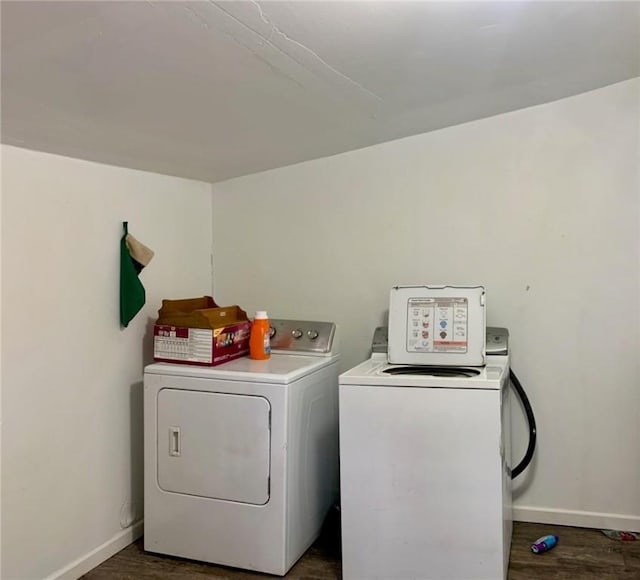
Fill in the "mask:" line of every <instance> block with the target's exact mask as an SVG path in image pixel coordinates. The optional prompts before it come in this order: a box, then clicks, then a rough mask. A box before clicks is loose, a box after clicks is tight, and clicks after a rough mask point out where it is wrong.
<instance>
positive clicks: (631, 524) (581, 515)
mask: <svg viewBox="0 0 640 580" xmlns="http://www.w3.org/2000/svg"><path fill="white" fill-rule="evenodd" d="M513 519H514V520H515V521H517V522H532V523H535V524H551V525H556V526H575V527H577V528H595V529H598V530H620V531H625V532H640V516H628V515H623V514H607V513H598V512H583V511H573V510H559V509H551V508H539V507H527V506H515V505H514V506H513Z"/></svg>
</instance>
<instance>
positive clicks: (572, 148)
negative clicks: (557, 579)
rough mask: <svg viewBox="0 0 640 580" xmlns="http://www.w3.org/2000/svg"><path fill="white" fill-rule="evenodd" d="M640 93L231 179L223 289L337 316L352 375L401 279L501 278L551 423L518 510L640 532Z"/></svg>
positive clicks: (520, 353) (618, 88)
mask: <svg viewBox="0 0 640 580" xmlns="http://www.w3.org/2000/svg"><path fill="white" fill-rule="evenodd" d="M639 87H640V83H639V80H638V79H634V80H631V81H628V82H624V83H620V84H617V85H613V86H610V87H607V88H604V89H600V90H597V91H593V92H590V93H585V94H582V95H579V96H576V97H572V98H568V99H564V100H560V101H557V102H553V103H549V104H546V105H542V106H538V107H533V108H529V109H525V110H521V111H517V112H513V113H509V114H505V115H500V116H497V117H493V118H489V119H484V120H481V121H477V122H473V123H468V124H464V125H460V126H456V127H452V128H448V129H444V130H441V131H437V132H433V133H429V134H424V135H420V136H416V137H411V138H407V139H402V140H399V141H395V142H390V143H386V144H382V145H379V146H375V147H371V148H367V149H363V150H359V151H354V152H350V153H346V154H342V155H338V156H335V157H331V158H326V159H321V160H317V161H312V162H308V163H303V164H299V165H295V166H291V167H287V168H282V169H278V170H273V171H268V172H264V173H260V174H256V175H251V176H247V177H243V178H238V179H234V180H230V181H226V182H222V183H217V184H215V185H214V186H213V191H214V201H213V240H214V289H215V294H216V296H217V298H218V299H219V300H220V301H221V302H223V303H236V302H237V303H239V304H241V305H242V306H243V307H244V308H246V309H247V310H249V311H253V310H255V309H257V308H266V309H267V310H268V311H269V313H270V314H271V315H272V316H273V317H300V318H308V319H321V320H322V319H326V320H335V321H336V322H337V323H338V324H339V325H340V327H341V330H342V338H343V345H344V348H343V353H344V357H343V363H342V368H343V369H346V368H348V367H350V366H352V365H354V364H355V363H358V362H359V361H361V360H363V359H364V358H365V357H366V356H367V352H368V347H369V345H370V341H371V336H372V333H373V330H374V327H375V326H376V325H379V324H381V323H382V322H384V321H385V315H386V310H387V302H388V292H389V289H390V287H391V286H392V285H394V284H421V283H443V282H444V283H478V282H481V283H484V284H485V285H486V287H487V295H488V298H487V301H488V313H487V314H488V322H489V323H490V324H492V325H497V326H507V327H508V328H509V329H510V331H511V346H512V353H513V367H514V368H515V370H516V372H517V374H518V375H519V377H520V379H521V380H522V381H523V383H524V384H525V386H526V389H527V391H528V393H529V396H530V399H531V401H532V404H533V406H534V409H535V412H536V415H537V419H538V427H539V449H538V453H537V456H536V460H535V465H534V466H533V468H532V469H531V470H530V473H528V474H527V477H528V478H529V479H528V480H527V479H526V477H525V478H524V481H523V482H520V487H519V490H518V499H517V505H518V506H519V508H518V509H517V510H516V516H517V517H518V518H520V519H529V520H533V521H536V520H537V521H546V522H558V523H565V524H576V525H587V526H589V525H592V526H606V527H617V528H624V529H635V530H638V531H640V388H638V385H639V384H640V372H639V367H638V347H639V346H640V344H639V337H638V334H639V328H640V314H639V301H638V296H639V294H638V293H639V278H640V276H639V255H638V252H639V249H638V248H639V238H638V231H639V227H638V226H639V215H638V197H639V195H638V192H639V183H638V161H639V145H640V141H639V104H640V98H639V97H640V88H639ZM274 138H277V136H274ZM309 138H310V139H312V138H313V135H310V136H309ZM518 425H519V428H518V429H516V433H515V449H516V452H517V453H518V452H519V453H523V450H524V445H525V442H524V435H523V432H522V419H521V417H520V416H518ZM470 476H471V477H472V474H470ZM523 477H524V476H523Z"/></svg>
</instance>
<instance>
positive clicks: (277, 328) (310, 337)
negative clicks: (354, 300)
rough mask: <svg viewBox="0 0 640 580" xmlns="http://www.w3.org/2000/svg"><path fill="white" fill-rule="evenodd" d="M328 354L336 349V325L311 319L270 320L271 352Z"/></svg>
mask: <svg viewBox="0 0 640 580" xmlns="http://www.w3.org/2000/svg"><path fill="white" fill-rule="evenodd" d="M274 351H276V352H277V351H281V352H287V353H289V354H295V353H297V354H306V355H323V356H324V355H330V354H333V353H334V352H335V351H336V325H335V323H333V322H319V321H312V320H283V319H272V320H271V352H274Z"/></svg>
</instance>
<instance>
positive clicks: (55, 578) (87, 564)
mask: <svg viewBox="0 0 640 580" xmlns="http://www.w3.org/2000/svg"><path fill="white" fill-rule="evenodd" d="M142 530H143V522H142V520H141V521H139V522H136V523H135V524H133V525H132V526H131V527H130V528H127V529H126V530H122V531H121V532H119V533H117V534H116V535H115V536H113V538H111V539H110V540H107V541H106V542H105V543H104V544H102V545H101V546H98V547H97V548H96V549H95V550H92V551H91V552H89V553H88V554H85V555H84V556H82V557H80V558H78V559H77V560H75V561H73V562H71V563H70V564H69V565H67V566H65V567H64V568H61V569H60V570H57V571H56V572H54V573H53V574H51V575H49V576H47V577H46V579H45V580H77V578H80V576H82V575H83V574H86V573H87V572H89V570H93V569H94V568H95V567H96V566H98V565H99V564H102V562H104V561H105V560H108V559H109V558H111V556H113V555H114V554H117V553H118V552H119V551H120V550H122V549H123V548H126V547H127V546H128V545H129V544H131V543H132V542H135V541H136V540H137V539H138V538H139V537H140V536H142Z"/></svg>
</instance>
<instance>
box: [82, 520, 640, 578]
mask: <svg viewBox="0 0 640 580" xmlns="http://www.w3.org/2000/svg"><path fill="white" fill-rule="evenodd" d="M546 534H557V535H558V536H559V538H560V540H559V542H558V545H557V546H556V547H555V548H553V549H552V550H551V551H549V552H546V553H545V554H539V555H533V554H532V553H531V551H530V546H531V543H532V542H533V541H534V540H536V539H537V538H539V537H540V536H544V535H546ZM142 546H143V544H142V540H139V541H137V542H136V543H134V544H131V545H130V546H128V547H127V548H125V549H124V550H122V551H121V552H119V553H118V554H116V555H115V556H113V557H112V558H110V559H109V560H107V561H106V562H104V563H103V564H101V565H100V566H98V567H97V568H95V569H93V570H92V571H91V572H89V573H88V574H86V575H85V576H83V579H84V580H107V579H108V580H147V579H151V578H153V579H166V580H183V579H184V580H204V579H206V578H217V579H218V580H220V579H228V580H258V579H261V580H265V579H267V578H274V577H273V576H268V575H265V574H256V573H253V572H242V571H240V570H234V569H231V568H224V567H222V566H215V565H213V564H203V563H199V562H192V561H189V560H183V559H180V558H172V557H169V556H159V555H157V554H150V553H147V552H145V551H144V550H143V547H142ZM331 548H332V547H331V545H330V543H329V542H328V541H327V539H322V538H321V539H320V540H319V541H318V542H317V543H316V544H315V545H314V546H312V547H311V548H310V549H309V550H308V551H307V553H306V554H305V555H304V556H303V557H302V558H301V559H300V560H299V561H298V563H297V564H296V565H295V566H294V567H293V568H292V569H291V570H290V571H289V573H288V574H287V575H286V577H285V578H287V579H288V580H340V578H341V573H340V558H339V556H338V555H337V554H336V552H335V550H332V549H331ZM460 580H464V579H463V578H461V579H460ZM509 580H640V541H636V542H620V541H616V540H610V539H609V538H607V537H606V536H605V535H604V534H602V533H601V532H599V531H598V530H587V529H580V528H568V527H562V526H548V525H542V524H525V523H516V524H514V530H513V541H512V545H511V562H510V565H509Z"/></svg>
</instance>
